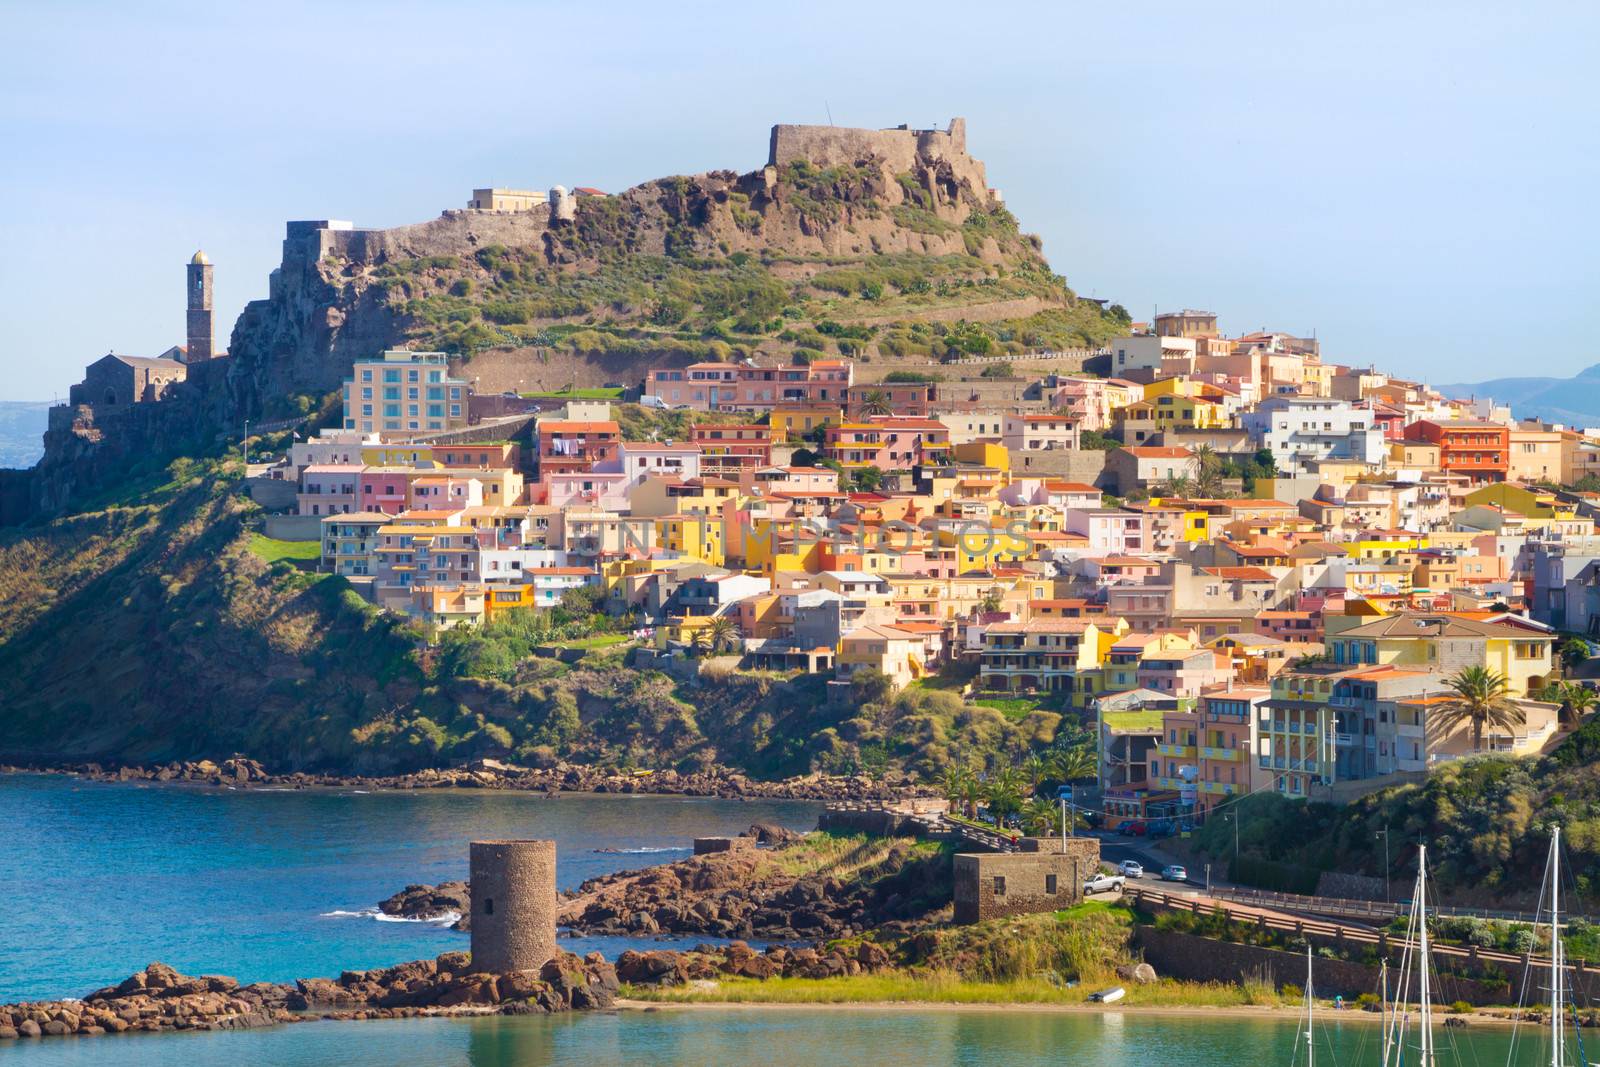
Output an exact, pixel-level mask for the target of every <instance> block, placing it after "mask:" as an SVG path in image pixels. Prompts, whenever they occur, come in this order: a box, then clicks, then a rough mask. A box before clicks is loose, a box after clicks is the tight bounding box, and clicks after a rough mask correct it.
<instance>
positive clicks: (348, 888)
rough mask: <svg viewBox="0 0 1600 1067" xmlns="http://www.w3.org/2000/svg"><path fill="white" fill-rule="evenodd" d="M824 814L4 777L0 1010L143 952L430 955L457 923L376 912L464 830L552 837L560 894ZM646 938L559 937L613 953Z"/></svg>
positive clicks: (360, 959) (193, 962)
mask: <svg viewBox="0 0 1600 1067" xmlns="http://www.w3.org/2000/svg"><path fill="white" fill-rule="evenodd" d="M818 810H819V806H818V805H816V804H810V803H802V802H792V801H749V802H741V801H737V800H717V799H700V798H688V797H654V796H637V795H630V796H623V795H594V794H566V795H563V796H561V797H560V799H556V800H547V799H544V797H543V796H542V795H541V794H535V793H519V792H509V791H508V792H499V791H485V790H429V791H422V792H370V793H367V792H361V791H357V790H351V789H337V790H316V791H310V790H299V791H293V790H291V791H270V790H265V789H240V790H232V789H217V788H213V787H209V786H207V787H194V786H173V785H146V784H112V783H98V782H84V781H78V780H75V779H69V778H59V777H46V776H35V775H26V776H9V777H5V776H0V827H4V834H3V835H0V838H3V841H4V845H3V847H0V887H4V895H5V899H4V900H0V1003H7V1002H11V1001H17V1000H26V999H43V998H48V997H61V996H82V995H83V994H84V993H87V992H89V991H90V990H92V989H95V988H97V987H99V986H103V985H107V984H109V983H112V982H119V981H121V980H122V979H123V978H126V977H127V976H128V975H129V974H131V973H133V972H134V971H136V970H139V969H140V968H142V967H143V966H144V965H145V964H147V963H149V962H150V961H152V960H160V961H161V962H162V963H166V964H168V965H170V966H173V967H176V968H177V969H178V970H179V971H182V972H183V973H185V974H226V975H231V976H232V977H235V978H237V979H239V981H240V982H244V983H249V982H255V981H269V982H283V981H290V980H293V979H295V978H308V977H318V976H322V977H337V975H338V974H339V972H340V971H341V970H345V969H353V970H365V969H367V968H370V967H379V966H386V965H389V964H393V963H402V962H404V961H406V960H413V959H421V958H426V957H432V956H436V955H438V954H439V953H441V952H448V951H451V950H455V949H465V948H466V947H467V944H468V939H469V935H467V934H465V933H462V932H459V931H455V930H451V929H449V928H448V927H449V924H448V923H425V922H393V921H390V922H385V921H379V920H378V919H377V918H376V917H375V911H376V905H377V903H378V901H380V900H382V899H383V898H384V897H387V896H389V895H390V894H392V893H395V892H397V891H399V890H400V889H402V888H403V887H405V886H406V885H407V884H409V883H415V882H425V883H430V884H435V883H438V882H442V881H447V880H451V879H464V878H466V876H467V843H468V842H469V841H470V840H472V839H474V838H508V837H513V838H514V837H538V838H553V839H554V840H555V841H556V848H557V856H558V859H557V882H558V885H559V886H560V888H562V889H573V888H576V887H577V886H578V884H579V883H581V882H582V881H584V880H585V879H587V878H592V877H594V876H596V875H599V874H605V873H608V872H610V871H617V870H625V869H630V868H638V867H645V866H650V865H652V864H656V863H663V862H668V861H671V860H673V859H677V858H681V857H684V856H688V855H689V854H690V852H691V843H692V839H693V838H694V837H696V836H714V835H720V834H735V833H739V832H741V831H743V830H746V829H748V828H749V826H750V824H751V823H754V822H775V823H779V824H781V825H784V826H787V827H789V828H791V829H800V830H808V829H813V828H815V826H816V821H817V812H818ZM597 849H615V850H617V851H615V852H597V851H596V850H597ZM658 943H665V942H652V941H640V940H638V939H634V938H628V939H626V940H623V939H617V938H609V939H608V938H572V939H565V938H564V939H563V940H562V946H563V947H565V948H567V949H570V950H571V951H574V952H580V953H581V952H588V951H590V950H592V949H599V950H600V951H602V952H605V953H606V955H607V956H608V957H611V958H615V955H616V953H618V952H620V951H622V949H623V948H625V947H645V946H647V945H651V944H658ZM678 947H684V946H683V944H682V943H681V942H680V943H678Z"/></svg>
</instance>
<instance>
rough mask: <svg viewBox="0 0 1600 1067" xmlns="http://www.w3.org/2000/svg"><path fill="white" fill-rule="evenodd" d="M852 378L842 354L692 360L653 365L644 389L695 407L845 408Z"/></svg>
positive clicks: (671, 403) (851, 368)
mask: <svg viewBox="0 0 1600 1067" xmlns="http://www.w3.org/2000/svg"><path fill="white" fill-rule="evenodd" d="M854 380H855V365H854V364H853V363H851V362H850V361H849V360H842V359H819V360H817V361H815V362H813V363H811V364H809V365H806V366H798V367H794V366H785V367H749V366H744V365H741V364H736V363H693V364H690V365H689V366H687V367H653V368H651V370H650V372H649V373H648V374H647V375H646V376H645V394H646V395H648V396H653V397H656V398H657V399H659V400H660V401H661V402H662V403H663V404H665V405H667V406H668V407H674V408H692V409H694V410H696V411H728V410H756V411H759V410H764V409H767V408H772V407H776V406H778V405H780V404H784V405H789V404H833V405H837V406H840V407H842V406H843V405H844V404H845V401H846V399H847V397H848V396H849V391H850V385H851V383H852V382H853V381H854Z"/></svg>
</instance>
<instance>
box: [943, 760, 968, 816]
mask: <svg viewBox="0 0 1600 1067" xmlns="http://www.w3.org/2000/svg"><path fill="white" fill-rule="evenodd" d="M971 777H972V772H971V771H969V770H967V768H966V767H964V766H962V765H961V764H959V763H952V764H950V766H948V767H946V768H945V769H944V780H943V781H942V782H941V783H940V784H941V785H942V787H943V788H944V798H945V799H946V800H948V801H949V802H950V806H951V807H952V808H954V807H957V806H959V805H960V804H961V803H962V802H964V801H965V800H966V799H967V782H968V780H969V779H970V778H971Z"/></svg>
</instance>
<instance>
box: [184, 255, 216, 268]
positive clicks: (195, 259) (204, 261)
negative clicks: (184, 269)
mask: <svg viewBox="0 0 1600 1067" xmlns="http://www.w3.org/2000/svg"><path fill="white" fill-rule="evenodd" d="M189 262H190V263H193V264H194V265H195V266H197V267H205V266H209V265H210V263H211V257H210V256H208V255H206V254H205V252H203V251H197V252H195V254H194V255H193V256H192V257H191V258H190V260H189Z"/></svg>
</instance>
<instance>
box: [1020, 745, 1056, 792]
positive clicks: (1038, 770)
mask: <svg viewBox="0 0 1600 1067" xmlns="http://www.w3.org/2000/svg"><path fill="white" fill-rule="evenodd" d="M1022 773H1023V776H1024V777H1026V778H1027V779H1028V795H1029V796H1030V797H1031V796H1033V795H1034V794H1036V793H1038V792H1039V783H1040V782H1042V781H1044V780H1045V779H1046V778H1048V777H1050V761H1049V760H1047V759H1045V758H1044V757H1043V756H1041V755H1039V753H1037V752H1030V753H1028V758H1027V759H1025V760H1023V761H1022Z"/></svg>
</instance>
